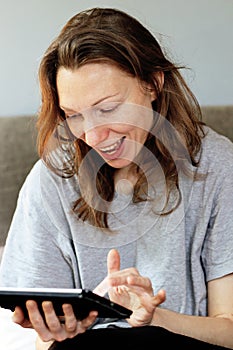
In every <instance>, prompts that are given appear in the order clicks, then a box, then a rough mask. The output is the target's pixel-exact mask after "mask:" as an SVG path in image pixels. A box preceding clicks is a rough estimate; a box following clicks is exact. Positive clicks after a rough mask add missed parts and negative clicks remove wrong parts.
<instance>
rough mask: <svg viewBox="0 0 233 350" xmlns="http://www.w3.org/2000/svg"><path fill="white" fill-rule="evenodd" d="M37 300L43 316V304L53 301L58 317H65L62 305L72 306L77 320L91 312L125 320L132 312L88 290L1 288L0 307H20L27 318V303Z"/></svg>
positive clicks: (99, 315)
mask: <svg viewBox="0 0 233 350" xmlns="http://www.w3.org/2000/svg"><path fill="white" fill-rule="evenodd" d="M27 300H35V301H36V302H37V304H38V307H39V309H40V312H41V314H42V315H43V311H42V308H41V303H42V302H43V301H52V303H53V307H54V310H55V312H56V314H57V315H58V316H63V311H62V304H71V305H72V307H73V310H74V313H75V315H76V317H77V319H79V320H82V319H83V318H85V317H87V316H88V314H89V312H90V311H98V317H101V318H102V317H103V318H114V319H125V318H128V317H129V316H130V315H131V313H132V311H131V310H129V309H127V308H125V307H123V306H121V305H119V304H117V303H114V302H112V301H110V300H109V299H107V298H105V297H101V296H99V295H97V294H95V293H93V292H92V291H90V290H88V289H57V288H7V287H6V288H0V307H2V308H5V309H10V310H12V311H14V309H15V307H16V306H20V307H21V308H22V310H23V312H24V313H25V317H27V310H26V306H25V303H26V301H27Z"/></svg>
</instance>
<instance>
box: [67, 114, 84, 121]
mask: <svg viewBox="0 0 233 350" xmlns="http://www.w3.org/2000/svg"><path fill="white" fill-rule="evenodd" d="M81 116H82V115H81V114H72V115H68V114H66V119H69V120H71V119H79V118H81Z"/></svg>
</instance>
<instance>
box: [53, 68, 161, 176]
mask: <svg viewBox="0 0 233 350" xmlns="http://www.w3.org/2000/svg"><path fill="white" fill-rule="evenodd" d="M146 88H147V89H145V88H143V87H142V86H141V85H140V83H139V82H138V80H137V79H136V78H134V77H131V76H129V75H127V74H126V73H125V72H124V71H122V70H120V69H119V68H117V67H116V66H114V65H111V64H106V63H91V64H86V65H84V66H82V67H80V68H78V69H76V70H70V69H66V68H64V67H61V68H60V69H59V70H58V74H57V90H58V96H59V104H60V108H61V109H62V110H63V111H64V112H65V115H66V117H67V122H68V125H69V126H70V129H71V131H72V133H73V134H74V135H75V136H76V137H77V138H80V139H82V140H83V141H84V142H85V143H86V144H87V145H89V146H90V147H92V148H93V149H94V150H95V151H96V152H97V153H98V154H99V155H100V156H101V157H102V158H103V159H104V160H105V161H106V162H107V163H108V164H109V165H110V166H112V167H114V168H118V169H120V168H123V167H126V166H128V165H129V164H130V163H131V162H132V161H133V160H134V158H135V157H136V155H137V154H138V153H139V152H140V150H141V148H142V147H143V144H144V142H145V140H146V138H147V135H148V131H149V130H150V128H151V126H152V120H153V112H152V106H151V102H152V101H153V100H154V99H155V92H154V91H153V90H152V89H151V87H150V86H146Z"/></svg>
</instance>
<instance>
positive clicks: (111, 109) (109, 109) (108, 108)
mask: <svg viewBox="0 0 233 350" xmlns="http://www.w3.org/2000/svg"><path fill="white" fill-rule="evenodd" d="M118 106H119V103H114V104H111V105H109V106H104V107H102V108H100V109H99V111H100V113H103V114H107V113H111V112H114V111H115V110H116V109H117V108H118Z"/></svg>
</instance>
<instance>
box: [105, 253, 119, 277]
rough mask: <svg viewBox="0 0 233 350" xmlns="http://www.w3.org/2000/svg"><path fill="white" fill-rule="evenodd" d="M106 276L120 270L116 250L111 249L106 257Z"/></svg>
mask: <svg viewBox="0 0 233 350" xmlns="http://www.w3.org/2000/svg"><path fill="white" fill-rule="evenodd" d="M107 268H108V274H110V273H112V272H116V271H119V270H120V254H119V252H118V250H116V249H111V250H110V251H109V253H108V257H107Z"/></svg>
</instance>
